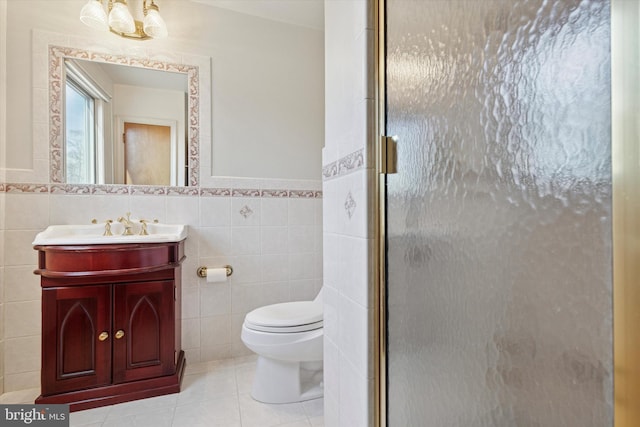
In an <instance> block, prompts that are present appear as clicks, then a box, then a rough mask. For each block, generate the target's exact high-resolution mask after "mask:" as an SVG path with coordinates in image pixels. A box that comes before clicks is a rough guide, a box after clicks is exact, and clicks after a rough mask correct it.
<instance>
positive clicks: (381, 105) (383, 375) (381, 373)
mask: <svg viewBox="0 0 640 427" xmlns="http://www.w3.org/2000/svg"><path fill="white" fill-rule="evenodd" d="M369 2H370V4H369V7H370V8H371V9H372V10H373V13H374V17H373V24H374V33H375V34H374V46H373V57H374V62H373V64H374V70H373V78H374V83H375V84H374V88H375V105H376V112H375V116H374V120H375V123H374V126H373V128H374V129H375V132H373V135H372V136H371V137H372V138H374V139H375V140H374V141H372V142H373V144H372V146H373V147H375V148H374V150H373V151H374V152H373V153H372V155H373V156H374V160H375V174H376V179H374V180H373V182H374V186H375V187H374V188H373V189H372V191H371V194H372V197H373V198H374V204H373V206H375V207H376V209H375V212H373V213H372V214H373V215H372V216H373V221H374V225H375V227H374V245H375V248H374V249H375V250H374V254H375V255H374V257H373V258H374V259H373V263H374V269H373V271H374V272H375V273H376V274H374V275H373V286H374V325H373V327H374V347H375V348H374V351H373V354H374V361H373V362H374V375H375V379H374V401H373V402H372V403H373V405H374V411H373V425H374V426H376V427H386V425H387V326H386V322H387V318H386V313H387V304H386V285H387V274H386V208H387V206H386V173H385V171H384V167H385V165H384V164H383V159H384V158H385V156H383V148H385V145H384V144H383V140H384V134H385V131H386V87H385V86H386V78H385V75H386V67H385V61H386V54H385V52H386V49H385V28H386V26H385V0H369ZM385 149H386V148H385Z"/></svg>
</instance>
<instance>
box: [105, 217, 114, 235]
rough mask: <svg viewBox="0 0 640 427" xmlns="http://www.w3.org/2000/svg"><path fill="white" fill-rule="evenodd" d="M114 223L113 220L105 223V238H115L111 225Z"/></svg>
mask: <svg viewBox="0 0 640 427" xmlns="http://www.w3.org/2000/svg"><path fill="white" fill-rule="evenodd" d="M112 222H113V220H112V219H108V220H106V221H105V222H104V234H103V236H113V233H111V223H112Z"/></svg>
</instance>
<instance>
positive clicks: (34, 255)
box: [4, 230, 38, 267]
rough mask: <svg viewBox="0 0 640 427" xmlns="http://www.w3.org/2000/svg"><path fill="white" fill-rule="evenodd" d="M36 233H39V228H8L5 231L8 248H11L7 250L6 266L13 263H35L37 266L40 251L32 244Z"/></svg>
mask: <svg viewBox="0 0 640 427" xmlns="http://www.w3.org/2000/svg"><path fill="white" fill-rule="evenodd" d="M36 234H38V230H32V231H21V230H6V231H5V232H4V239H5V245H6V247H7V248H11V250H8V251H6V252H5V259H4V262H5V267H6V266H11V265H33V266H34V267H35V266H36V265H37V262H38V252H36V251H35V250H34V249H33V246H32V245H31V242H33V239H34V238H35V237H36Z"/></svg>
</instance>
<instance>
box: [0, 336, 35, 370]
mask: <svg viewBox="0 0 640 427" xmlns="http://www.w3.org/2000/svg"><path fill="white" fill-rule="evenodd" d="M40 341H41V339H40V335H33V336H30V337H20V338H9V339H7V340H6V341H5V342H4V343H5V349H6V351H5V354H4V363H5V365H4V366H5V369H6V370H7V372H13V373H22V372H30V371H38V370H39V369H40Z"/></svg>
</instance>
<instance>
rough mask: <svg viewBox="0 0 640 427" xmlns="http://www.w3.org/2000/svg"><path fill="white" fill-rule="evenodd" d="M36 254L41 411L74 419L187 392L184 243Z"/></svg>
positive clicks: (60, 249)
mask: <svg viewBox="0 0 640 427" xmlns="http://www.w3.org/2000/svg"><path fill="white" fill-rule="evenodd" d="M35 249H36V250H38V251H39V261H38V263H39V268H38V269H37V270H36V271H35V273H36V274H39V275H40V276H41V286H42V372H41V392H42V394H41V396H39V397H38V399H36V403H43V404H44V403H51V404H54V403H56V404H57V403H67V404H69V405H70V408H71V410H72V411H74V410H81V409H87V408H93V407H97V406H104V405H111V404H114V403H120V402H125V401H129V400H135V399H140V398H146V397H152V396H159V395H163V394H169V393H175V392H178V391H179V390H180V382H181V379H182V375H183V373H184V367H185V360H184V352H183V351H182V350H181V348H180V327H181V324H180V293H181V292H180V284H181V280H180V275H181V263H182V261H183V260H184V241H181V242H174V243H162V244H124V245H91V246H35Z"/></svg>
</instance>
